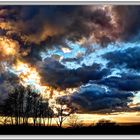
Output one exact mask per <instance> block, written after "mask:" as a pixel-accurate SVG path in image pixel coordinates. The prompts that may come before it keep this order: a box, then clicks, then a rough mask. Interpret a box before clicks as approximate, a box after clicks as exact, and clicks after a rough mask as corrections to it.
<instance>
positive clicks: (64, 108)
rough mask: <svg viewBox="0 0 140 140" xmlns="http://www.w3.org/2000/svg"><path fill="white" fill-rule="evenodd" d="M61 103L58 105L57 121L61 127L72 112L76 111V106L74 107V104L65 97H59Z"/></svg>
mask: <svg viewBox="0 0 140 140" xmlns="http://www.w3.org/2000/svg"><path fill="white" fill-rule="evenodd" d="M57 102H58V103H59V104H57V106H56V113H55V116H56V123H57V125H58V127H59V128H62V124H63V122H64V121H65V120H66V119H67V117H68V116H70V115H71V114H72V113H74V112H75V111H76V108H74V107H72V105H71V104H70V103H69V102H68V101H66V100H63V99H58V101H57Z"/></svg>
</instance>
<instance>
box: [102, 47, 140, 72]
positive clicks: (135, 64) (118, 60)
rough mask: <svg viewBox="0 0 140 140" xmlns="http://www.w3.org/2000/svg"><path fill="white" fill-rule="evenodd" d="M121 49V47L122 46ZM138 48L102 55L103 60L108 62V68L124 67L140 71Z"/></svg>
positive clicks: (139, 50) (139, 51) (139, 48)
mask: <svg viewBox="0 0 140 140" xmlns="http://www.w3.org/2000/svg"><path fill="white" fill-rule="evenodd" d="M122 47H123V46H122ZM139 54H140V47H139V46H138V47H137V46H136V47H133V48H128V49H124V50H115V51H113V52H109V53H106V54H104V55H103V58H105V59H107V60H109V63H108V67H116V68H119V67H120V66H124V67H126V68H129V69H133V70H140V63H139V62H140V55H139Z"/></svg>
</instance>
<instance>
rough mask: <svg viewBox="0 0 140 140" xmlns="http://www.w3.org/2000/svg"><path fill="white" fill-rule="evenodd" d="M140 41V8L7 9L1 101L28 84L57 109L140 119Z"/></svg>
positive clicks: (1, 25)
mask: <svg viewBox="0 0 140 140" xmlns="http://www.w3.org/2000/svg"><path fill="white" fill-rule="evenodd" d="M139 40H140V6H134V5H131V6H128V5H123V6H121V5H103V4H101V5H81V6H80V5H75V6H74V5H48V6H47V5H44V6H39V5H38V6H34V5H30V6H27V5H26V6H24V5H22V6H20V5H19V6H18V5H16V6H14V5H12V6H0V104H3V102H4V100H5V99H7V98H8V93H9V92H11V91H12V90H13V89H14V88H15V87H16V85H17V84H19V83H20V84H22V85H23V86H25V87H27V86H31V87H32V88H33V89H34V90H35V91H36V92H38V93H39V94H41V95H42V96H43V97H44V98H47V99H49V105H50V107H54V110H55V106H58V105H59V101H60V100H64V101H65V105H66V107H67V106H68V105H69V104H71V105H72V106H74V107H76V108H77V113H78V114H88V115H89V116H92V115H93V114H97V115H101V117H102V116H103V118H104V117H106V116H107V115H112V114H113V116H115V118H116V119H115V120H117V121H120V120H121V121H122V122H124V120H126V119H124V118H123V119H122V117H121V114H122V113H124V114H125V115H124V116H125V118H126V116H127V118H128V121H129V122H131V121H132V122H134V121H135V120H139V115H137V114H139V110H140V55H139V54H140V41H139ZM114 113H115V115H114ZM85 116H87V115H83V117H84V118H86V117H85ZM87 118H88V117H87ZM91 118H92V117H91ZM111 119H112V117H111Z"/></svg>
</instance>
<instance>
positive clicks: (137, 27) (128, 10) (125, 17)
mask: <svg viewBox="0 0 140 140" xmlns="http://www.w3.org/2000/svg"><path fill="white" fill-rule="evenodd" d="M113 11H114V12H115V14H116V16H115V18H116V21H117V23H118V25H119V28H120V35H119V36H120V39H121V40H123V41H128V42H129V41H133V40H134V39H135V38H137V41H138V40H139V38H140V36H139V35H138V34H139V32H140V7H139V6H138V5H135V6H134V5H131V6H130V5H129V6H120V5H119V6H114V7H113Z"/></svg>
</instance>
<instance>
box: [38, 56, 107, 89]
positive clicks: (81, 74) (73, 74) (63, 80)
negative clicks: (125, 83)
mask: <svg viewBox="0 0 140 140" xmlns="http://www.w3.org/2000/svg"><path fill="white" fill-rule="evenodd" d="M38 71H39V72H40V74H41V75H42V78H43V81H44V82H45V83H47V84H49V85H50V86H53V87H56V88H60V89H65V88H72V87H78V86H80V85H82V84H84V83H87V82H89V81H90V80H99V79H102V78H103V77H104V76H105V75H107V74H108V73H109V71H108V70H107V69H102V68H101V66H100V65H99V64H93V65H92V66H82V67H80V68H77V69H72V70H71V69H68V68H66V67H65V66H64V65H62V64H61V63H59V62H58V61H56V60H55V59H53V58H46V59H45V60H44V63H41V64H40V65H39V67H38Z"/></svg>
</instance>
